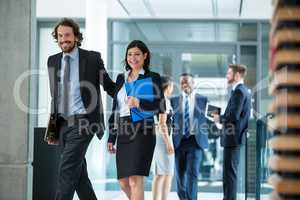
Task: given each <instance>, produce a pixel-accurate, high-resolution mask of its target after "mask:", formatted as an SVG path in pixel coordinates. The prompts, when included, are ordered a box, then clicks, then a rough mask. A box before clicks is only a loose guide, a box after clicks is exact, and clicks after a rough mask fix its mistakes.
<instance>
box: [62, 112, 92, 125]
mask: <svg viewBox="0 0 300 200" xmlns="http://www.w3.org/2000/svg"><path fill="white" fill-rule="evenodd" d="M85 118H87V115H86V114H75V115H70V116H68V117H65V116H62V115H60V114H59V115H58V120H59V121H61V122H62V123H68V124H69V125H75V123H76V122H78V120H80V119H85Z"/></svg>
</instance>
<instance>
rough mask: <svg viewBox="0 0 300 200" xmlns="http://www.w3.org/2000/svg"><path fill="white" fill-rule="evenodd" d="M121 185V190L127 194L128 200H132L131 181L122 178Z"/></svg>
mask: <svg viewBox="0 0 300 200" xmlns="http://www.w3.org/2000/svg"><path fill="white" fill-rule="evenodd" d="M119 183H120V186H121V189H122V190H123V191H124V192H125V194H126V196H127V197H128V199H130V198H131V191H130V186H129V179H128V178H121V179H119Z"/></svg>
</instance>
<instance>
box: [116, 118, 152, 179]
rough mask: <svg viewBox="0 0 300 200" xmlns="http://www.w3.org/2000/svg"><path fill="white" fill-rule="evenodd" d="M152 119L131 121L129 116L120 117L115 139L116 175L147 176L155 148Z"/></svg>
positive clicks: (123, 176)
mask: <svg viewBox="0 0 300 200" xmlns="http://www.w3.org/2000/svg"><path fill="white" fill-rule="evenodd" d="M155 140H156V137H155V128H154V121H153V119H147V120H143V121H141V122H137V123H133V122H132V121H131V118H130V117H121V118H120V120H119V127H118V139H117V153H116V162H117V176H118V179H121V178H127V177H129V176H149V171H150V167H151V162H152V158H153V153H154V148H155Z"/></svg>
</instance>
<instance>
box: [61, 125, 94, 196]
mask: <svg viewBox="0 0 300 200" xmlns="http://www.w3.org/2000/svg"><path fill="white" fill-rule="evenodd" d="M64 134H65V136H64V143H65V144H64V147H63V151H62V155H61V160H60V168H59V177H58V184H57V191H56V198H55V199H56V200H72V199H73V196H74V193H75V189H78V190H77V191H78V193H79V194H80V195H81V199H91V200H94V199H97V198H96V196H95V193H94V191H93V188H92V187H91V184H90V181H89V179H88V177H87V173H86V171H85V170H86V164H85V162H84V159H85V153H86V150H87V148H88V145H89V143H90V141H91V139H92V136H91V135H90V136H89V135H80V134H79V133H78V129H77V128H76V127H71V128H68V130H67V131H66V132H65V133H64ZM81 178H82V179H81ZM81 181H82V182H81ZM85 184H89V185H87V186H84V185H85ZM85 195H87V196H85Z"/></svg>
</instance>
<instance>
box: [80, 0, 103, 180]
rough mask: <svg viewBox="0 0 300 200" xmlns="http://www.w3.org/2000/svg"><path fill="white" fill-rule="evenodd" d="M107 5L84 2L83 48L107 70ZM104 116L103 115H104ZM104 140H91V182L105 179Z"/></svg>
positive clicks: (89, 156) (88, 160)
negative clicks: (94, 54) (102, 62)
mask: <svg viewBox="0 0 300 200" xmlns="http://www.w3.org/2000/svg"><path fill="white" fill-rule="evenodd" d="M107 4H108V0H86V19H85V20H86V21H85V31H86V34H85V38H84V40H85V47H86V48H87V49H89V50H93V51H98V52H100V53H101V57H102V59H103V61H104V64H105V68H106V69H107V66H106V63H107V41H108V38H107ZM101 94H102V102H103V108H104V112H106V97H107V94H106V92H104V91H103V89H102V90H101ZM104 114H105V113H104ZM107 155H108V153H107V151H106V140H104V139H102V140H101V142H99V139H98V138H97V137H94V139H93V140H92V142H91V144H90V146H89V150H88V153H87V162H88V170H89V175H90V179H91V181H92V182H94V181H95V180H99V179H102V180H103V179H105V173H106V166H105V163H106V161H105V157H106V156H107Z"/></svg>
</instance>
